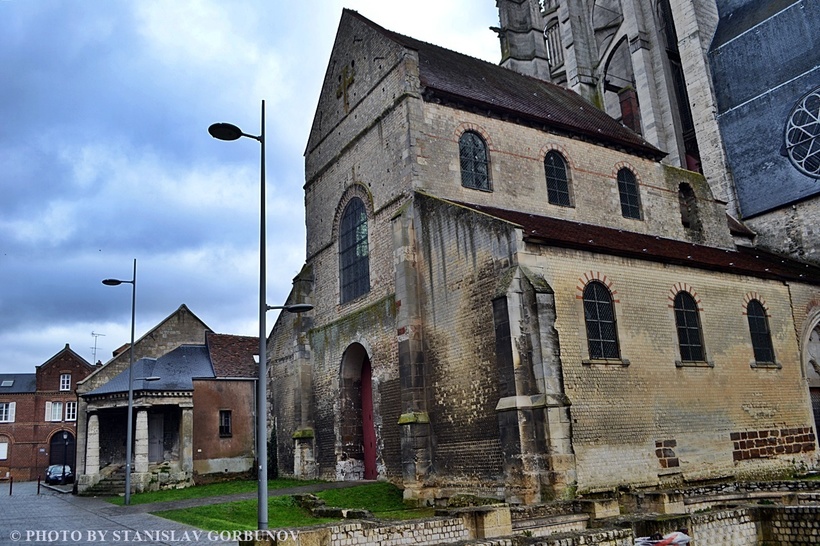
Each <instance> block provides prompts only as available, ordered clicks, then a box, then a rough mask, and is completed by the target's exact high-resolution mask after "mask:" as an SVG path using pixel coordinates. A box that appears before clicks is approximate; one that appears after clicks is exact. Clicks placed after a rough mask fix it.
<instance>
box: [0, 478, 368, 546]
mask: <svg viewBox="0 0 820 546" xmlns="http://www.w3.org/2000/svg"><path fill="white" fill-rule="evenodd" d="M361 483H363V482H328V483H317V484H310V485H304V486H300V487H289V488H287V489H272V490H270V491H269V495H270V496H279V495H295V494H299V493H314V492H317V491H322V490H325V489H341V488H345V487H354V486H356V485H361ZM8 485H9V484H8V482H0V546H13V545H19V544H24V545H29V544H31V545H45V544H48V545H52V546H66V545H69V544H70V545H74V546H88V545H99V544H141V545H143V546H182V545H207V546H228V545H230V546H236V544H237V541H235V540H232V537H229V536H227V535H226V534H225V533H214V532H210V533H209V532H208V531H202V530H201V529H196V528H194V527H190V526H188V525H183V524H181V523H176V522H173V521H170V520H167V519H163V518H161V517H158V516H154V515H152V514H150V513H149V512H159V511H162V510H174V509H180V508H182V509H184V508H191V507H194V506H206V505H210V504H221V503H225V502H233V501H238V500H249V499H256V498H257V493H256V491H252V492H249V493H237V494H233V495H221V496H217V497H206V498H202V499H187V500H180V501H169V502H156V503H150V504H137V505H132V506H117V505H114V504H111V503H109V502H107V501H105V500H104V499H102V498H97V497H78V496H76V495H72V494H71V493H70V489H71V487H70V486H62V487H61V486H45V485H41V487H40V494H39V495H38V494H37V482H17V483H15V484H14V487H13V494H12V495H9V488H8Z"/></svg>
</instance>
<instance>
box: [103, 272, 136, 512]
mask: <svg viewBox="0 0 820 546" xmlns="http://www.w3.org/2000/svg"><path fill="white" fill-rule="evenodd" d="M102 283H103V284H104V285H106V286H118V285H120V284H130V285H131V345H130V347H129V348H128V353H129V355H128V425H127V428H126V433H125V505H126V506H128V505H129V504H131V440H132V438H133V436H134V426H133V424H132V423H131V420H132V418H133V415H134V383H133V380H134V376H133V374H134V321H135V318H136V304H137V259H136V258H134V276H133V277H131V280H130V281H123V280H119V279H105V280H104V281H103V282H102Z"/></svg>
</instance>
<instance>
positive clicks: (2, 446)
mask: <svg viewBox="0 0 820 546" xmlns="http://www.w3.org/2000/svg"><path fill="white" fill-rule="evenodd" d="M8 458H9V443H8V442H7V441H5V440H4V441H2V442H0V461H5V460H7V459H8Z"/></svg>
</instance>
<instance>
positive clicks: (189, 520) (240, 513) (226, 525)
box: [132, 482, 434, 531]
mask: <svg viewBox="0 0 820 546" xmlns="http://www.w3.org/2000/svg"><path fill="white" fill-rule="evenodd" d="M299 483H305V482H299ZM220 494H221V493H220ZM316 495H317V496H318V497H320V498H322V499H324V501H325V503H326V505H327V506H333V507H337V508H363V509H365V510H369V511H370V512H372V513H373V515H374V516H376V517H377V518H380V519H415V518H423V517H430V516H432V515H433V513H434V509H432V508H423V509H410V508H408V507H407V506H405V505H404V502H403V500H402V492H401V489H399V488H398V487H396V486H395V485H392V484H389V483H385V482H378V483H371V484H365V485H359V486H355V487H350V488H345V489H328V490H326V491H322V492H319V493H317V494H316ZM132 499H133V497H132ZM155 515H157V516H160V517H163V518H167V519H171V520H174V521H178V522H180V523H184V524H187V525H193V526H194V527H198V528H200V529H205V530H207V531H244V530H253V529H256V522H257V513H256V500H247V501H238V502H231V503H227V504H213V505H208V506H199V507H196V508H186V509H184V510H166V511H163V512H156V513H155ZM334 521H339V520H338V519H331V518H314V517H312V516H310V514H309V513H308V512H307V510H304V509H302V508H300V507H299V506H297V505H296V503H295V502H294V500H293V498H292V497H290V496H281V497H270V498H269V499H268V526H269V528H270V529H285V528H292V527H307V526H311V525H318V524H322V523H330V522H334Z"/></svg>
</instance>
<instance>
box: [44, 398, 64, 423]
mask: <svg viewBox="0 0 820 546" xmlns="http://www.w3.org/2000/svg"><path fill="white" fill-rule="evenodd" d="M62 420H63V403H62V402H46V421H52V422H54V421H62Z"/></svg>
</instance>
